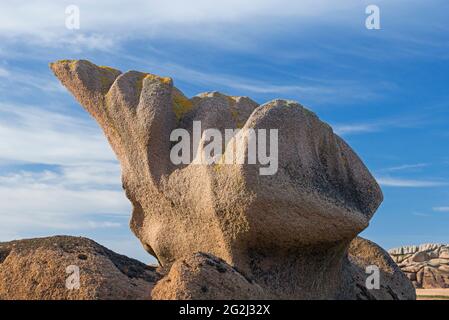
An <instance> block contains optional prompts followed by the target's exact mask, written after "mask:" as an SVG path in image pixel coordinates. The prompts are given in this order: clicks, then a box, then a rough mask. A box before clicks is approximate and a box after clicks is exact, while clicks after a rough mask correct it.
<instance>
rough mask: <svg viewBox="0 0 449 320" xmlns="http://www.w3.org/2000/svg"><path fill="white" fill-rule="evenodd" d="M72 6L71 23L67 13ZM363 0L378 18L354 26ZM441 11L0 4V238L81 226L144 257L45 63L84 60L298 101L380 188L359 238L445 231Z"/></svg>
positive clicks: (102, 147) (404, 5)
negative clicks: (379, 200) (75, 26)
mask: <svg viewBox="0 0 449 320" xmlns="http://www.w3.org/2000/svg"><path fill="white" fill-rule="evenodd" d="M70 4H75V5H78V7H79V8H80V29H79V30H68V29H67V28H66V27H65V19H66V14H65V8H66V6H67V5H70ZM368 4H376V5H378V6H379V8H380V18H381V30H368V29H366V28H365V19H366V17H367V15H366V14H365V8H366V6H367V5H368ZM448 14H449V3H448V2H447V1H443V0H441V1H440V0H430V1H417V0H409V1H402V0H396V1H394V0H390V1H381V0H379V1H376V0H372V1H355V0H354V1H339V3H338V4H337V3H336V1H330V0H315V1H309V0H306V1H287V0H280V1H269V0H259V1H255V0H254V1H235V0H232V1H226V2H219V1H204V0H201V1H190V2H188V3H187V2H186V1H180V0H176V1H164V2H162V1H128V2H126V5H125V4H123V2H121V1H96V2H95V4H94V3H92V1H58V2H57V3H56V1H33V2H29V1H10V2H9V3H2V4H0V241H7V240H12V239H18V238H24V237H34V236H45V235H52V234H72V235H83V236H88V237H90V238H93V239H95V240H97V241H98V242H100V243H102V244H104V245H106V246H108V247H110V248H111V249H113V250H116V251H118V252H120V253H123V254H127V255H129V256H133V257H136V258H139V259H141V260H143V261H150V260H151V259H150V258H149V257H148V255H147V254H146V253H145V252H144V251H143V249H141V248H140V245H139V243H138V241H137V240H136V239H135V237H134V236H133V235H132V234H131V232H130V231H129V228H128V220H129V216H130V210H131V208H130V204H129V203H128V201H127V200H126V198H125V196H124V194H123V192H122V190H121V183H120V171H119V166H118V163H117V161H116V160H115V157H114V155H113V153H112V152H111V150H110V148H109V146H108V144H107V142H106V139H105V138H104V137H103V135H102V133H101V131H100V130H99V128H98V127H97V125H96V124H95V122H94V121H93V120H92V119H90V117H89V116H88V115H87V114H86V113H85V112H84V111H83V110H82V108H81V107H80V106H79V105H78V104H77V103H76V101H75V100H74V99H73V98H72V97H71V96H70V94H68V93H67V92H66V90H65V89H64V88H62V87H61V86H60V84H59V83H58V82H57V80H56V79H55V78H54V77H53V75H52V74H51V72H50V70H49V69H48V63H49V62H51V61H54V60H58V59H89V60H91V61H92V62H94V63H97V64H100V65H110V66H112V67H115V68H118V69H121V70H122V71H126V70H139V71H145V72H151V73H155V74H159V75H164V76H171V77H172V78H174V81H175V85H176V86H177V87H178V88H180V89H181V90H183V91H184V92H185V93H186V94H187V95H189V96H193V95H196V94H198V93H200V92H204V91H211V90H218V91H222V92H224V93H228V94H232V95H245V96H250V97H252V98H253V99H254V100H256V101H257V102H259V103H263V102H266V101H269V100H271V99H274V98H287V99H293V100H297V101H299V102H300V103H301V104H303V105H304V106H306V107H308V108H309V109H311V110H313V111H314V112H316V113H317V114H318V116H319V117H320V118H321V119H322V120H323V121H326V122H328V123H329V124H331V125H332V126H333V128H334V130H335V131H336V132H337V133H339V134H340V135H341V136H343V138H344V139H345V140H347V141H348V142H349V144H350V145H351V146H352V147H353V148H354V150H355V151H356V152H357V153H358V154H359V156H360V157H361V158H362V159H363V161H364V162H365V163H366V165H367V166H368V167H369V169H370V170H371V172H372V173H373V174H374V175H375V177H376V178H377V180H378V182H379V183H380V184H381V186H382V189H383V192H384V196H385V200H384V203H383V204H382V206H381V208H380V209H379V210H378V212H377V214H376V215H375V216H374V218H373V220H372V221H371V224H370V226H369V227H368V229H367V230H366V231H364V232H363V235H364V236H365V237H367V238H369V239H371V240H374V241H375V242H377V243H379V244H380V245H382V246H383V247H385V248H391V247H395V246H399V245H405V244H419V243H424V242H444V243H449V232H448V230H449V174H448V169H449V90H448V88H449V22H448V21H447V17H448V16H449V15H448ZM152 261H154V260H152Z"/></svg>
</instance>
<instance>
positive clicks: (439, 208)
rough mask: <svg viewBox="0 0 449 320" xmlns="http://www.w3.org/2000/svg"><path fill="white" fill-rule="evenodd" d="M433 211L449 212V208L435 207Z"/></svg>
mask: <svg viewBox="0 0 449 320" xmlns="http://www.w3.org/2000/svg"><path fill="white" fill-rule="evenodd" d="M432 209H433V211H436V212H449V207H434V208H432Z"/></svg>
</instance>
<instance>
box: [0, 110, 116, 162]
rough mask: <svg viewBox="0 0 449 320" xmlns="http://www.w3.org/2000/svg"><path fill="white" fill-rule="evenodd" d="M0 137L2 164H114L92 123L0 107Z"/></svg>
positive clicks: (46, 113)
mask: <svg viewBox="0 0 449 320" xmlns="http://www.w3.org/2000/svg"><path fill="white" fill-rule="evenodd" d="M61 112H64V111H63V109H62V110H61ZM0 136H1V137H2V139H1V140H0V161H1V162H3V163H5V162H11V163H18V162H19V163H30V162H34V163H45V164H63V165H70V164H74V165H79V164H82V163H92V162H98V161H102V162H104V161H106V162H108V161H114V160H115V156H114V155H113V153H112V150H111V149H110V147H109V145H108V144H107V142H106V138H105V137H104V136H103V134H102V133H101V131H100V129H99V128H98V127H97V126H96V125H95V123H94V122H93V121H91V122H90V121H86V120H80V119H79V118H74V117H70V116H67V115H64V114H63V113H57V112H53V111H48V110H45V109H43V108H38V107H33V106H26V105H15V104H8V103H0Z"/></svg>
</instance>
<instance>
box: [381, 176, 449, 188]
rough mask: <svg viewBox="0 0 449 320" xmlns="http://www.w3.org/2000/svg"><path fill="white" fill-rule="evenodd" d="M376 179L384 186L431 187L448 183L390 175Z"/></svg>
mask: <svg viewBox="0 0 449 320" xmlns="http://www.w3.org/2000/svg"><path fill="white" fill-rule="evenodd" d="M376 180H377V182H378V183H379V184H380V185H382V186H385V187H405V188H431V187H441V186H447V185H448V183H447V182H445V181H438V180H414V179H403V178H392V177H376Z"/></svg>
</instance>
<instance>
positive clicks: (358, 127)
mask: <svg viewBox="0 0 449 320" xmlns="http://www.w3.org/2000/svg"><path fill="white" fill-rule="evenodd" d="M333 129H334V132H335V133H336V134H339V135H341V136H345V135H350V134H358V133H369V132H376V131H379V130H380V127H379V125H377V124H336V125H334V126H333Z"/></svg>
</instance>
